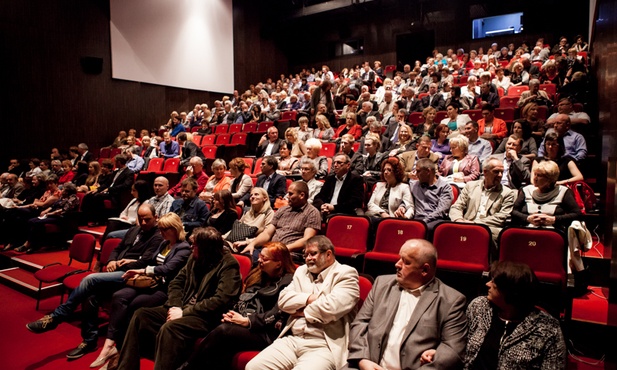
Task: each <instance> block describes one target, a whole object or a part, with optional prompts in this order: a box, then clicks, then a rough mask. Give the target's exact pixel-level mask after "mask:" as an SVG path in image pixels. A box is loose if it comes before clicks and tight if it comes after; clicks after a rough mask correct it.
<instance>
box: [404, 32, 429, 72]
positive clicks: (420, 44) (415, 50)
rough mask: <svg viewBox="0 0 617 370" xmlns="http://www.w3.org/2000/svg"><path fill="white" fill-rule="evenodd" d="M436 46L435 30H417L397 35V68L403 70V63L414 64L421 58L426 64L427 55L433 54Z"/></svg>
mask: <svg viewBox="0 0 617 370" xmlns="http://www.w3.org/2000/svg"><path fill="white" fill-rule="evenodd" d="M434 48H435V31H415V32H412V33H405V34H401V35H396V61H397V70H399V71H402V70H403V65H405V64H410V65H411V68H412V69H413V64H414V62H415V61H416V60H419V61H420V62H422V64H424V63H425V62H426V57H427V56H429V55H431V54H432V52H433V49H434Z"/></svg>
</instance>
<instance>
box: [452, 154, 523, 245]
mask: <svg viewBox="0 0 617 370" xmlns="http://www.w3.org/2000/svg"><path fill="white" fill-rule="evenodd" d="M482 170H483V173H484V179H482V180H476V181H470V182H468V183H467V184H465V187H464V188H463V190H462V191H461V194H460V195H459V197H458V199H457V200H456V202H455V203H454V204H453V205H452V208H451V209H450V219H451V220H452V221H455V222H469V223H479V224H483V225H486V226H488V227H489V228H490V229H491V233H492V234H493V241H494V242H495V245H497V244H496V241H497V237H498V236H499V232H500V231H501V229H502V228H503V227H504V225H505V223H506V219H507V218H508V217H509V216H510V213H512V206H513V205H514V198H515V196H516V192H515V191H514V190H511V189H510V188H508V187H506V186H502V185H501V178H502V176H503V164H502V161H501V160H500V159H499V158H495V157H489V158H488V159H487V160H486V161H485V162H484V164H483V165H482Z"/></svg>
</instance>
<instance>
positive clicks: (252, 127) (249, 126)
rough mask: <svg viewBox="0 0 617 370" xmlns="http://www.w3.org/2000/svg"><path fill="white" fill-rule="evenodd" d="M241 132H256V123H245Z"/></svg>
mask: <svg viewBox="0 0 617 370" xmlns="http://www.w3.org/2000/svg"><path fill="white" fill-rule="evenodd" d="M242 130H243V131H244V132H255V131H257V123H256V122H249V123H245V124H244V127H243V129H242Z"/></svg>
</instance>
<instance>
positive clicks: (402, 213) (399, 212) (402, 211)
mask: <svg viewBox="0 0 617 370" xmlns="http://www.w3.org/2000/svg"><path fill="white" fill-rule="evenodd" d="M406 211H407V210H406V209H405V207H398V209H397V210H396V211H394V217H398V218H405V212H406Z"/></svg>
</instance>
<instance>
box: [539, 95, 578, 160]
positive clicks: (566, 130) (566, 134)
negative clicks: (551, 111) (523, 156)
mask: <svg viewBox="0 0 617 370" xmlns="http://www.w3.org/2000/svg"><path fill="white" fill-rule="evenodd" d="M560 104H561V103H560ZM556 114H557V116H555V117H554V118H553V119H552V121H551V122H552V125H553V126H554V128H552V129H549V130H547V132H546V133H549V132H551V130H554V131H555V132H556V133H557V135H558V136H559V137H560V138H562V139H563V144H564V145H565V148H564V149H565V153H564V155H569V156H570V157H572V158H574V160H575V161H577V162H579V163H580V161H582V160H583V159H585V158H586V157H587V142H586V141H585V137H584V136H583V135H581V134H579V133H578V132H574V131H572V130H571V129H570V127H571V121H570V116H569V115H568V114H566V113H556ZM551 117H552V116H551ZM545 137H546V136H545ZM540 157H544V139H543V140H542V144H540V148H539V149H538V158H540Z"/></svg>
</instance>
